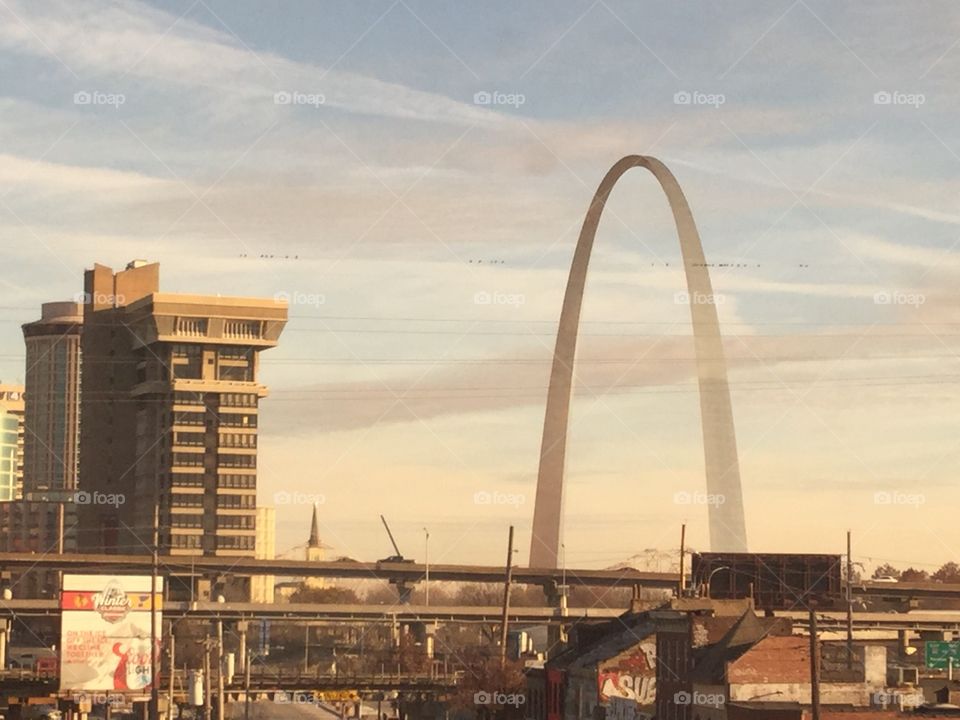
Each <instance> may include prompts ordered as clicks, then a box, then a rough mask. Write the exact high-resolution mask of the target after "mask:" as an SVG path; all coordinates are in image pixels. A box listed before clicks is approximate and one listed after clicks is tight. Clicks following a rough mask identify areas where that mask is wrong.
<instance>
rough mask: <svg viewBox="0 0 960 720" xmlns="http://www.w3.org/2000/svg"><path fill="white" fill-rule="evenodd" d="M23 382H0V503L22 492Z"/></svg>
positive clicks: (18, 495) (14, 498)
mask: <svg viewBox="0 0 960 720" xmlns="http://www.w3.org/2000/svg"><path fill="white" fill-rule="evenodd" d="M23 393H24V388H23V385H12V384H9V383H0V502H8V501H10V500H16V499H17V498H19V497H20V496H21V494H22V492H23V409H24V399H23Z"/></svg>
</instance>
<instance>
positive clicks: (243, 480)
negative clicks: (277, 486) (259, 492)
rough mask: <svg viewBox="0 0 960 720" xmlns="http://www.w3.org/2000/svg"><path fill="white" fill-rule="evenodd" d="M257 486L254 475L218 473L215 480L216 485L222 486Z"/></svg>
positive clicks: (245, 487) (247, 487)
mask: <svg viewBox="0 0 960 720" xmlns="http://www.w3.org/2000/svg"><path fill="white" fill-rule="evenodd" d="M256 486H257V476H256V475H237V474H233V473H229V474H226V475H220V476H219V478H218V480H217V487H222V488H244V489H251V488H255V487H256Z"/></svg>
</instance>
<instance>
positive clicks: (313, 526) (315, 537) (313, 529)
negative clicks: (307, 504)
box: [307, 503, 320, 548]
mask: <svg viewBox="0 0 960 720" xmlns="http://www.w3.org/2000/svg"><path fill="white" fill-rule="evenodd" d="M307 547H308V548H319V547H320V523H319V522H318V521H317V505H316V503H314V505H313V519H312V520H311V521H310V540H308V541H307Z"/></svg>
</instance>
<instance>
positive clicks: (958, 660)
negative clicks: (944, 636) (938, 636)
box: [924, 640, 960, 670]
mask: <svg viewBox="0 0 960 720" xmlns="http://www.w3.org/2000/svg"><path fill="white" fill-rule="evenodd" d="M951 658H952V659H953V667H955V668H958V669H960V642H957V641H954V642H946V641H942V640H932V641H929V642H926V643H924V661H925V662H926V665H927V667H928V668H934V669H937V670H946V669H947V667H948V666H949V665H950V659H951Z"/></svg>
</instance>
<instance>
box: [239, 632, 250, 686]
mask: <svg viewBox="0 0 960 720" xmlns="http://www.w3.org/2000/svg"><path fill="white" fill-rule="evenodd" d="M248 625H249V624H248V623H247V621H246V620H241V621H240V622H238V623H237V632H238V633H240V650H239V652H238V653H237V663H238V664H239V667H238V668H237V672H238V673H240V674H241V675H243V674H244V672H245V671H246V669H247V629H248Z"/></svg>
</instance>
